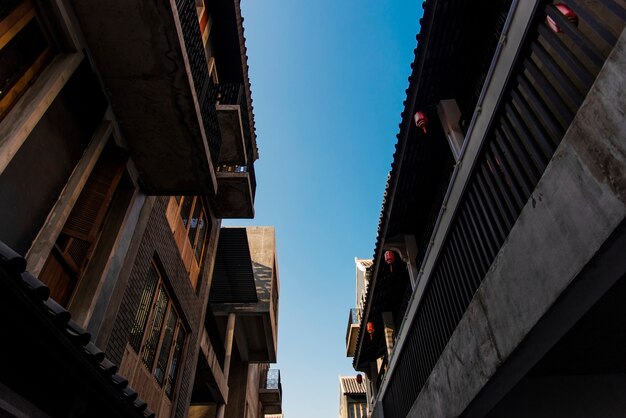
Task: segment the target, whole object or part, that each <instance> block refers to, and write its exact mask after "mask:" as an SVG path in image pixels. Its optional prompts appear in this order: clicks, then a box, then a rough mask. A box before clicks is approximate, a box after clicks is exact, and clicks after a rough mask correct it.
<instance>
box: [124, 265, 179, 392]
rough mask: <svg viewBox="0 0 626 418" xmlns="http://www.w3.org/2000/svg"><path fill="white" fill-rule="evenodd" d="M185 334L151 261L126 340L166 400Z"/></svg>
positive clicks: (173, 383)
mask: <svg viewBox="0 0 626 418" xmlns="http://www.w3.org/2000/svg"><path fill="white" fill-rule="evenodd" d="M186 335H187V333H186V331H185V328H184V326H183V324H182V321H181V320H180V316H179V315H178V313H177V312H176V308H175V307H174V306H173V303H172V299H171V298H170V296H169V294H168V293H167V290H166V289H165V285H164V283H163V280H162V278H161V275H160V274H159V271H158V269H157V267H156V265H155V264H154V263H151V265H150V270H149V272H148V275H147V277H146V282H145V284H144V288H143V292H142V294H141V299H140V302H139V307H138V309H137V313H136V314H135V320H134V323H133V327H132V328H131V334H130V340H129V343H130V345H131V347H132V348H133V349H134V350H135V352H136V353H137V354H138V355H139V357H140V359H141V363H143V366H144V367H146V368H147V369H148V371H149V372H150V373H151V374H152V376H153V377H154V380H155V381H156V383H157V384H158V386H159V387H160V388H161V389H162V390H163V392H164V393H165V394H166V395H167V397H168V398H169V399H171V398H172V394H173V392H174V387H175V385H176V376H177V374H178V369H179V366H180V361H181V358H182V351H183V346H184V344H185V338H186Z"/></svg>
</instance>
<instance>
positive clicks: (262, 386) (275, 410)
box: [259, 369, 283, 414]
mask: <svg viewBox="0 0 626 418" xmlns="http://www.w3.org/2000/svg"><path fill="white" fill-rule="evenodd" d="M282 399H283V387H282V385H281V383H280V370H278V369H266V370H263V371H262V372H261V379H260V382H259V400H260V401H261V403H262V404H263V414H282V412H283V401H282Z"/></svg>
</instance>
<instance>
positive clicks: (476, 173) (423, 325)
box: [383, 0, 626, 418]
mask: <svg viewBox="0 0 626 418" xmlns="http://www.w3.org/2000/svg"><path fill="white" fill-rule="evenodd" d="M567 5H568V6H569V7H570V8H571V9H572V10H573V11H574V12H575V13H576V14H577V15H578V19H579V22H578V25H576V24H574V23H573V22H572V21H570V20H568V19H567V18H566V17H565V16H564V15H563V14H562V13H561V12H560V11H559V10H558V9H557V8H556V7H555V6H554V5H552V4H548V3H547V2H544V3H542V4H541V6H540V7H539V8H538V11H537V12H536V15H535V17H534V20H533V23H532V25H531V27H530V30H529V33H528V35H527V37H526V39H525V41H524V44H523V45H522V49H521V51H520V54H519V56H518V59H517V62H516V64H515V67H514V69H513V73H512V76H511V78H510V79H509V82H508V84H507V86H506V88H505V93H504V96H503V99H502V101H501V103H500V106H499V108H498V109H497V111H496V113H495V117H494V120H493V123H492V125H491V127H490V130H489V131H488V133H487V137H486V139H485V142H484V144H483V148H482V151H481V153H480V154H479V156H478V159H477V161H476V164H475V166H474V169H473V172H472V175H471V177H470V180H469V182H468V186H467V188H466V189H465V191H464V195H463V197H462V199H461V201H460V203H459V207H458V208H457V210H456V213H455V215H454V218H453V221H452V223H451V226H450V229H449V230H448V233H447V236H446V238H445V241H444V243H443V246H442V247H441V251H440V253H439V256H438V259H437V261H436V263H435V266H434V268H433V271H432V274H431V275H430V277H428V285H427V287H426V289H425V291H424V295H423V297H422V299H421V302H420V305H419V306H418V308H417V312H416V315H415V317H414V318H413V322H412V323H411V324H405V325H404V326H407V325H410V328H409V332H408V334H407V337H406V338H407V339H406V342H405V344H404V346H403V350H402V352H400V353H398V358H397V365H396V367H395V372H394V373H393V375H392V376H390V377H389V382H388V387H387V390H386V392H385V396H384V399H383V407H384V415H385V416H386V417H392V418H393V417H404V416H406V414H407V413H408V412H409V410H410V408H411V406H412V405H413V402H414V401H415V399H416V398H417V396H418V394H419V392H420V390H421V389H422V387H423V385H424V384H425V382H426V380H427V379H428V376H429V375H430V374H431V372H432V370H433V368H434V366H435V364H436V363H437V360H438V359H439V357H440V355H441V353H442V352H443V350H444V348H445V346H446V344H447V343H448V341H449V339H450V337H451V336H452V333H453V332H454V330H455V328H456V327H457V325H458V323H459V322H460V320H461V318H462V316H463V314H464V313H465V310H466V309H467V307H468V305H469V303H470V301H471V299H472V297H473V295H474V293H475V292H476V290H477V289H478V287H479V286H480V284H481V282H482V280H483V278H484V277H485V275H486V273H487V271H488V269H489V267H490V266H491V264H492V262H493V260H494V259H495V257H496V255H497V253H498V251H499V250H500V248H501V246H502V244H503V243H504V240H505V239H506V237H507V236H508V234H509V232H510V231H511V228H512V227H513V225H514V224H515V222H516V220H517V218H518V216H519V215H520V213H521V211H522V208H523V207H524V206H525V205H526V202H527V201H528V200H529V197H530V195H531V193H532V192H533V190H534V189H535V187H536V185H537V183H538V182H539V179H540V177H541V176H542V174H543V172H544V171H545V169H546V166H547V164H548V162H549V161H550V160H551V158H552V156H553V154H554V152H555V150H556V148H557V146H558V145H559V143H560V142H561V140H562V138H563V135H564V133H565V131H566V130H567V128H568V127H569V125H570V124H571V122H572V120H573V117H574V115H575V114H576V112H577V111H578V108H579V107H580V105H581V103H582V101H583V100H584V98H585V96H586V95H587V93H588V91H589V88H590V87H591V85H592V83H593V81H594V80H595V77H596V76H597V73H598V72H599V71H600V68H601V67H602V65H603V63H604V61H605V60H606V58H607V55H608V53H609V52H610V51H611V49H612V47H613V45H614V44H615V42H616V38H617V36H619V33H620V32H621V29H623V27H624V22H625V21H626V11H625V10H624V9H623V8H622V7H621V6H620V5H618V3H616V2H614V1H612V0H602V1H597V2H595V3H589V2H585V3H583V2H582V1H580V0H576V1H573V0H571V1H569V2H568V3H567ZM598 16H602V19H600V18H598ZM548 18H550V19H551V20H552V21H553V23H554V24H555V25H556V26H557V31H555V30H554V29H553V28H552V29H551V28H550V25H549V20H548Z"/></svg>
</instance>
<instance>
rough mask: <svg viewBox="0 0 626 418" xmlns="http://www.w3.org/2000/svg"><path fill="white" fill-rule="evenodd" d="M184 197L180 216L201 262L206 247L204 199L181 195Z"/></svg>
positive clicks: (197, 258) (197, 259)
mask: <svg viewBox="0 0 626 418" xmlns="http://www.w3.org/2000/svg"><path fill="white" fill-rule="evenodd" d="M179 199H182V204H181V205H180V208H181V210H180V217H181V219H182V221H183V225H185V228H186V229H187V238H188V239H189V244H190V245H191V248H192V249H193V253H194V256H195V258H196V261H197V262H198V263H199V262H200V259H201V257H202V253H203V249H204V239H205V237H206V229H207V217H206V211H205V209H204V204H203V203H202V199H201V198H199V197H193V196H183V197H179Z"/></svg>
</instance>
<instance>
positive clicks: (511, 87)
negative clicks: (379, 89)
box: [354, 0, 626, 418]
mask: <svg viewBox="0 0 626 418" xmlns="http://www.w3.org/2000/svg"><path fill="white" fill-rule="evenodd" d="M625 21H626V12H625V8H624V5H623V3H622V2H613V1H574V0H572V1H568V2H566V3H552V2H546V1H528V2H518V1H498V2H470V3H468V2H457V1H444V0H439V1H437V0H433V1H428V2H425V3H424V17H423V21H422V27H421V32H420V34H419V35H418V38H417V39H418V46H417V48H416V50H415V61H414V63H413V65H412V74H411V76H410V78H409V88H408V89H407V100H406V102H405V109H404V112H403V113H402V123H401V124H400V133H399V134H398V143H397V146H396V153H395V154H394V161H393V164H392V170H391V173H390V176H389V180H388V184H387V190H386V192H385V200H384V202H383V208H382V213H381V219H380V224H379V231H378V237H377V240H376V246H375V253H374V262H373V266H372V274H371V278H370V280H369V286H368V290H367V296H366V301H365V304H364V307H363V313H362V319H361V321H360V325H359V333H358V337H357V341H356V347H355V349H354V367H355V369H357V370H358V371H361V372H363V373H364V374H365V375H366V376H367V377H368V379H369V380H370V381H371V382H373V393H372V396H371V397H370V401H371V402H370V406H371V408H372V410H373V416H374V417H383V416H384V417H386V418H394V417H406V416H410V417H435V416H436V417H457V416H463V417H484V416H489V417H501V416H507V417H509V416H538V417H539V416H540V417H543V416H545V417H548V416H574V417H583V416H607V417H618V416H623V415H624V413H625V412H624V411H626V409H625V408H624V405H623V402H622V397H621V396H619V395H617V393H618V392H620V391H622V390H623V389H624V388H625V386H624V382H626V379H625V378H624V376H626V374H625V373H626V369H625V368H624V362H623V361H622V360H621V356H620V354H618V353H619V352H620V350H621V349H620V347H623V342H624V340H623V337H622V335H623V333H622V332H621V331H618V329H620V327H621V326H622V325H623V321H622V320H621V318H622V317H623V308H622V307H621V306H618V303H617V301H618V300H621V297H622V295H623V293H622V292H623V288H624V283H625V282H626V281H625V280H624V277H625V274H626V265H625V264H624V260H626V259H625V258H624V257H623V248H624V242H623V241H624V215H625V214H626V205H625V200H624V193H623V190H624V188H625V186H626V183H625V182H624V178H625V173H626V168H625V167H626V148H625V146H626V140H625V138H626V123H625V119H624V117H623V115H624V113H625V111H626V102H624V99H623V97H622V96H623V95H621V94H620V93H619V92H621V91H623V90H624V87H625V81H626V74H625V71H624V69H625V68H626V66H625V65H624V64H625V61H624V57H625V56H626V55H625V53H626V35H624V23H625ZM390 334H391V336H392V338H391V339H390V338H388V337H389V335H390Z"/></svg>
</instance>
